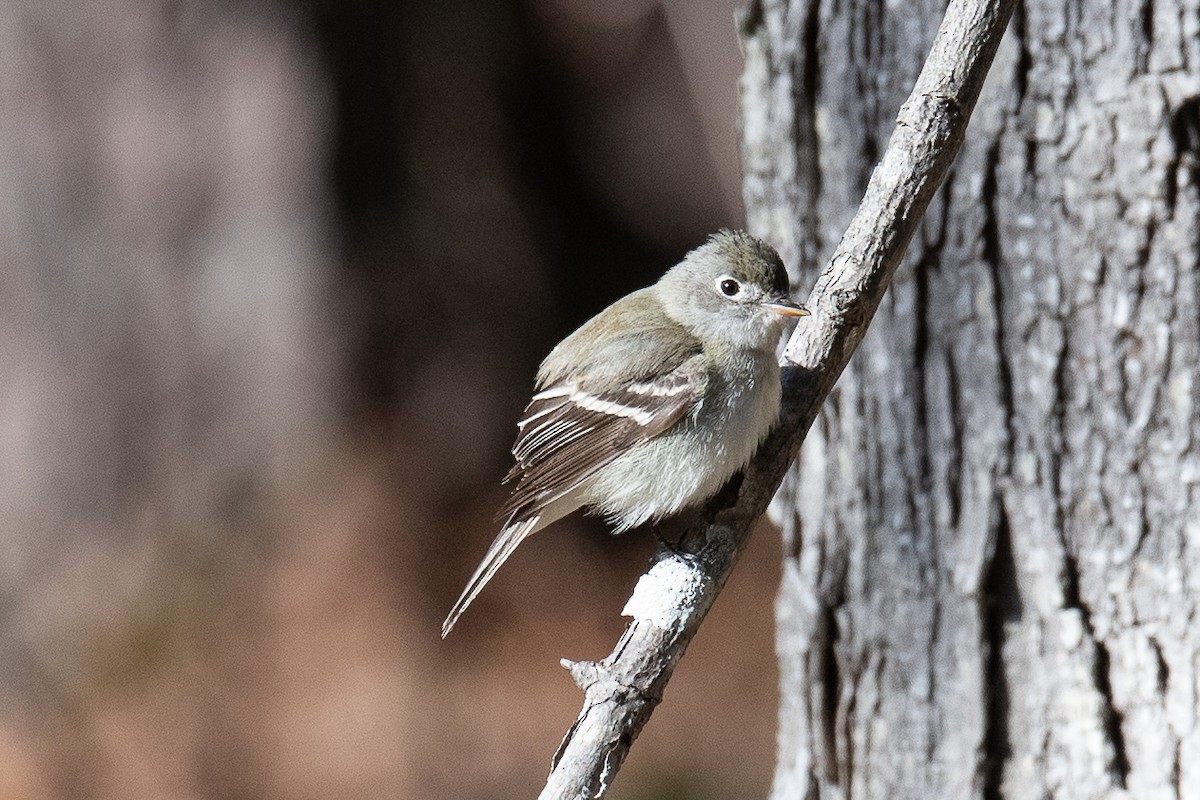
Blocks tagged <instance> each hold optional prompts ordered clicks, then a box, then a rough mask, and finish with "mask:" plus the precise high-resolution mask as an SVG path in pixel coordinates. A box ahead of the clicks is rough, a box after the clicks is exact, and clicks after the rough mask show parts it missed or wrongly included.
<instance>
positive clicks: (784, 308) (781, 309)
mask: <svg viewBox="0 0 1200 800" xmlns="http://www.w3.org/2000/svg"><path fill="white" fill-rule="evenodd" d="M763 308H765V309H767V310H768V311H774V312H775V313H776V314H780V315H782V316H785V317H807V316H808V313H809V312H808V309H807V308H805V307H804V306H802V305H800V304H799V303H797V302H794V301H793V300H792V299H791V298H790V297H788V296H787V295H781V296H779V297H771V298H768V299H766V300H764V301H763Z"/></svg>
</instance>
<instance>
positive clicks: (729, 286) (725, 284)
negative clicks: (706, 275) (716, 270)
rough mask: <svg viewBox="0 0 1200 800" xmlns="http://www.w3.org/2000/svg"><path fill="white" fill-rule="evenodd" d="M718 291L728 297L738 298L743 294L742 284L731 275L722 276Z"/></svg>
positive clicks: (718, 281) (719, 280) (718, 280)
mask: <svg viewBox="0 0 1200 800" xmlns="http://www.w3.org/2000/svg"><path fill="white" fill-rule="evenodd" d="M717 291H718V292H720V293H721V294H723V295H725V296H726V297H737V296H738V295H739V294H741V293H742V284H741V282H740V281H739V280H738V279H737V278H734V277H733V276H731V275H722V276H720V277H719V278H717Z"/></svg>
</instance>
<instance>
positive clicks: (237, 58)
mask: <svg viewBox="0 0 1200 800" xmlns="http://www.w3.org/2000/svg"><path fill="white" fill-rule="evenodd" d="M734 7H735V3H733V2H729V0H705V1H704V2H692V1H689V0H671V1H670V2H661V3H659V2H648V1H647V0H628V1H627V2H615V3H602V4H597V3H589V2H584V0H524V1H520V0H505V1H504V2H483V1H482V0H481V1H480V2H465V1H463V0H450V1H449V2H446V1H444V0H437V1H435V0H413V1H410V2H402V3H393V2H368V1H367V0H352V1H351V2H333V0H327V1H322V0H310V2H299V3H290V4H289V3H283V2H250V1H249V0H246V1H245V2H237V1H235V0H178V1H169V0H125V2H121V1H120V0H73V1H71V2H68V0H0V104H2V112H3V113H0V259H2V263H3V267H4V268H3V270H2V271H0V486H2V489H0V548H2V556H0V797H3V798H60V797H61V798H123V799H124V798H168V797H170V798H313V799H314V800H316V799H318V798H347V797H355V798H372V797H389V798H395V797H404V798H443V797H444V798H452V797H453V798H457V797H461V798H514V797H529V796H533V795H535V794H536V792H537V790H538V788H539V787H540V786H541V783H542V781H543V779H544V776H545V773H546V771H547V769H548V764H549V758H550V756H551V754H552V753H553V751H554V748H555V747H556V746H557V743H558V741H559V739H560V738H561V736H562V734H563V733H564V732H565V731H566V729H567V727H568V726H569V724H570V722H571V721H572V720H573V718H574V716H575V714H576V713H577V711H578V705H579V700H580V697H579V694H578V691H577V690H576V689H575V687H574V686H573V685H572V684H571V682H570V680H569V678H568V676H567V674H566V673H565V671H563V670H562V669H561V668H560V667H559V666H558V663H557V662H558V659H559V658H561V657H572V658H596V657H599V656H601V655H603V654H605V653H607V651H608V650H609V648H610V647H611V646H612V644H613V642H614V641H615V638H616V636H617V635H618V634H619V631H620V629H621V620H620V617H619V612H620V608H621V605H622V602H623V599H624V597H626V596H627V595H628V592H629V590H630V589H631V588H632V585H633V583H634V581H635V580H636V577H637V575H638V574H639V572H640V570H641V569H642V568H643V567H644V565H645V564H646V562H647V559H648V557H649V556H650V554H651V552H652V549H653V545H652V540H651V537H650V536H648V535H647V534H646V533H645V532H644V531H637V532H634V533H631V534H629V535H627V536H624V537H621V538H619V539H613V538H612V537H611V536H609V534H608V533H607V531H606V529H605V527H604V526H603V524H601V523H599V522H597V521H595V520H590V519H578V520H570V521H568V522H564V523H562V524H560V525H558V526H556V528H555V529H554V530H553V531H552V532H549V533H547V534H545V535H543V536H540V537H537V538H535V539H534V540H531V542H529V543H528V544H527V545H526V546H525V547H524V548H523V550H522V551H521V552H520V553H519V554H518V555H517V556H516V557H515V558H514V559H513V560H512V561H511V562H510V564H509V565H507V566H506V568H505V570H504V571H503V572H502V573H501V575H500V576H499V577H498V578H497V580H496V581H495V582H494V583H493V584H492V585H491V586H489V588H488V591H487V592H485V593H484V595H483V597H482V598H481V599H480V601H479V602H477V603H476V605H475V606H474V607H473V608H472V609H471V611H470V612H469V613H468V614H467V615H466V617H465V618H464V619H463V621H462V622H461V623H460V625H459V627H458V629H457V630H456V631H455V633H454V635H453V636H452V637H451V638H450V640H449V641H447V642H445V643H443V642H441V641H440V640H439V639H438V627H439V623H440V621H441V618H442V616H443V615H444V613H445V611H446V610H447V609H448V607H449V605H450V603H451V602H452V601H453V599H454V598H455V597H456V596H457V594H458V592H459V590H460V589H461V587H462V585H463V583H464V582H465V580H466V578H467V576H468V575H469V573H470V571H471V569H472V568H473V567H474V564H475V563H476V561H477V560H478V558H479V557H480V555H481V554H482V552H483V550H484V548H485V547H486V545H487V543H488V542H489V541H490V540H491V537H492V536H493V535H494V534H495V532H496V525H495V523H494V522H493V519H492V517H493V515H494V513H495V511H496V510H497V509H498V508H499V506H500V505H501V503H502V502H503V499H504V497H505V490H504V489H503V487H501V486H499V480H500V478H501V477H502V476H503V475H504V473H505V471H506V470H507V468H508V461H509V454H508V448H509V445H510V443H511V440H512V436H513V434H514V433H515V420H516V417H517V414H518V413H519V412H520V410H521V408H522V407H523V405H524V402H525V400H526V399H527V398H528V396H529V393H530V390H531V388H532V380H533V374H534V371H535V369H536V367H537V364H538V362H539V361H540V359H541V357H542V356H543V355H544V354H545V353H546V352H547V351H548V350H549V348H550V347H551V346H552V345H553V343H554V342H555V341H557V340H558V339H559V338H561V337H562V336H563V335H564V334H566V333H567V332H568V331H570V330H571V329H573V328H574V327H575V326H577V325H578V324H580V323H581V322H582V321H583V320H585V319H586V318H587V317H589V316H590V315H592V314H593V313H595V312H596V311H598V310H599V309H600V308H602V307H603V306H604V305H605V304H607V303H609V302H611V301H612V300H614V299H615V298H616V297H618V296H620V295H621V294H624V293H625V292H628V291H630V290H632V289H634V288H637V287H640V286H643V285H646V284H648V283H650V282H652V281H653V280H655V279H656V278H657V276H658V275H659V274H660V273H661V272H662V271H663V270H664V269H665V268H666V267H668V266H670V265H671V264H672V263H674V262H675V261H676V260H678V258H679V257H680V256H681V255H682V254H683V253H684V252H685V251H686V250H688V249H690V248H691V247H693V246H695V245H696V244H698V243H699V242H700V241H702V239H703V237H704V236H705V235H706V234H707V233H709V232H711V231H712V230H714V229H716V228H718V227H721V226H726V225H738V224H739V223H740V220H741V208H740V201H739V182H740V172H739V163H738V150H737V134H736V82H737V77H738V73H739V71H740V68H741V58H740V55H739V53H738V50H737V43H736V37H735V35H734V25H733V12H734ZM776 551H777V545H776V543H775V537H774V532H773V531H771V530H769V529H764V530H763V531H760V534H759V535H758V536H757V537H756V540H755V543H754V545H753V546H752V548H751V552H750V554H749V556H748V558H747V559H746V561H745V563H744V564H743V566H742V567H741V568H740V570H739V574H738V575H737V576H736V577H735V578H734V580H733V582H732V583H731V585H730V588H729V591H727V592H726V593H725V595H724V596H723V598H722V600H721V602H720V603H719V604H718V606H717V608H716V609H715V611H714V613H713V616H712V618H711V621H710V623H709V624H707V625H706V628H705V631H704V632H703V633H702V634H701V635H700V637H699V638H698V639H697V641H696V643H695V644H694V645H693V648H692V650H691V651H690V653H689V657H688V659H687V660H686V661H685V662H684V665H683V666H682V668H681V669H680V671H679V674H678V676H677V678H676V680H675V681H674V682H673V683H672V685H671V688H670V691H669V692H668V693H667V697H666V702H665V703H664V705H663V707H662V708H661V710H660V711H659V713H658V714H656V716H655V718H654V720H653V721H652V722H651V724H650V727H649V728H648V730H647V731H646V733H645V734H644V735H643V738H642V740H641V741H640V742H639V744H638V746H637V747H636V748H635V749H634V753H633V755H632V756H631V759H630V762H629V764H628V767H627V769H626V771H625V772H623V773H622V775H621V780H620V782H619V784H618V787H617V789H616V790H615V791H614V792H613V793H612V795H611V796H612V797H615V798H618V799H620V798H626V799H629V798H644V799H649V798H709V797H742V796H752V795H762V794H764V793H765V791H766V786H767V784H768V781H769V771H770V768H771V764H772V761H773V755H774V745H773V732H774V715H775V703H776V700H775V698H776V690H775V665H774V659H773V655H772V643H771V636H772V633H771V624H772V623H771V600H772V597H773V596H774V591H775V585H776V581H777V569H778V568H777V566H776V563H775V562H776V555H777V552H776Z"/></svg>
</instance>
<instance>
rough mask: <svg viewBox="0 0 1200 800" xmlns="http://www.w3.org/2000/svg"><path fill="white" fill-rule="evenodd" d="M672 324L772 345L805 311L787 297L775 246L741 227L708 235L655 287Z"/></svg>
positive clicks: (712, 337) (732, 340) (714, 337)
mask: <svg viewBox="0 0 1200 800" xmlns="http://www.w3.org/2000/svg"><path fill="white" fill-rule="evenodd" d="M655 289H656V291H657V292H658V295H659V299H660V301H661V302H662V304H663V307H664V309H666V312H667V314H669V315H670V316H671V317H672V318H673V319H674V320H675V321H676V322H679V323H680V324H681V325H683V326H684V327H686V328H688V329H689V330H690V331H691V332H692V333H693V334H694V335H695V336H697V337H698V338H700V339H702V340H706V341H719V342H724V343H727V344H732V345H737V346H741V347H754V348H759V349H768V348H774V346H775V345H776V344H777V343H778V341H779V336H780V334H781V333H782V332H783V326H784V323H785V322H787V321H788V320H789V319H795V318H796V317H802V316H804V315H806V314H808V311H807V310H806V309H805V308H804V307H803V306H801V305H799V304H797V303H795V302H793V301H792V299H791V298H790V297H789V285H788V275H787V270H785V269H784V267H783V260H782V259H780V257H779V254H778V253H777V252H775V248H773V247H771V245H769V244H767V243H766V242H764V241H763V240H761V239H758V238H756V237H754V236H751V235H750V234H748V233H746V232H745V231H731V230H721V231H718V232H717V233H715V234H713V235H712V236H710V237H709V239H708V241H707V242H705V243H704V244H702V245H700V246H699V247H697V248H696V249H695V250H693V251H692V252H690V253H688V254H687V256H686V257H685V258H684V259H683V261H681V262H680V263H679V264H678V265H676V266H675V267H672V268H671V270H670V271H668V272H667V274H666V275H664V276H663V277H662V279H661V280H659V282H658V284H657V285H656V286H655Z"/></svg>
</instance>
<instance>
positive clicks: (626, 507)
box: [442, 230, 808, 637]
mask: <svg viewBox="0 0 1200 800" xmlns="http://www.w3.org/2000/svg"><path fill="white" fill-rule="evenodd" d="M788 289H789V287H788V276H787V271H786V270H785V269H784V267H783V261H782V260H781V259H780V258H779V254H778V253H776V252H775V250H774V248H772V247H771V246H770V245H769V244H767V243H766V242H764V241H762V240H761V239H757V238H755V237H753V236H751V235H750V234H748V233H745V232H742V231H729V230H722V231H719V232H718V233H716V234H714V235H713V236H711V237H710V238H709V240H708V241H707V242H705V243H704V244H703V245H701V246H700V247H698V248H696V249H695V250H693V251H692V252H690V253H688V254H687V256H686V257H685V258H684V259H683V261H682V262H680V263H679V264H678V265H676V266H675V267H672V268H671V269H670V270H669V271H668V272H667V274H666V275H664V276H663V277H662V278H661V279H660V280H659V281H658V283H656V284H654V285H653V286H650V287H648V288H646V289H640V290H638V291H636V292H633V293H632V294H629V295H626V296H625V297H623V298H621V299H620V300H618V301H617V302H615V303H613V304H612V305H611V306H609V307H608V308H606V309H604V310H603V311H601V312H600V313H599V314H597V315H596V316H595V317H593V318H592V319H590V320H589V321H588V322H586V323H585V324H584V325H583V327H581V328H580V329H579V330H577V331H575V332H574V333H572V334H571V335H570V336H568V337H567V338H566V339H564V340H563V341H562V343H561V344H559V345H558V346H557V347H555V348H554V350H552V351H551V352H550V355H549V356H547V357H546V360H545V361H543V362H542V366H541V369H539V370H538V376H537V389H538V390H539V391H538V392H537V394H535V395H534V396H533V399H532V400H531V401H530V402H529V407H528V408H526V409H525V414H524V415H523V416H522V418H521V421H520V422H519V423H517V427H518V429H519V432H518V433H517V441H516V443H515V444H514V445H513V456H514V457H515V458H516V462H517V463H516V466H514V467H513V468H512V471H511V472H509V473H508V477H506V478H505V482H508V481H510V480H516V481H517V485H516V488H515V489H514V490H513V493H512V497H510V498H509V500H508V503H507V504H505V506H504V509H503V510H502V512H501V516H502V518H504V519H506V522H505V523H504V527H503V528H502V529H501V531H500V534H499V535H498V536H497V537H496V540H495V541H494V542H492V545H491V547H489V548H488V551H487V554H486V555H485V556H484V557H483V562H482V563H481V564H480V565H479V567H478V568H477V569H476V570H475V574H474V575H472V576H471V580H470V581H469V582H468V583H467V588H465V589H464V590H463V593H462V595H461V596H460V597H459V598H458V602H456V603H455V604H454V608H453V609H451V611H450V614H449V616H447V617H446V621H445V622H444V623H442V636H443V637H445V636H446V634H448V633H450V630H451V628H453V627H454V623H455V622H457V621H458V618H459V616H460V615H461V614H462V613H463V611H465V610H466V608H467V606H469V605H470V604H471V601H472V600H474V599H475V597H476V596H477V595H478V594H479V592H480V590H482V589H483V587H484V586H485V585H486V584H487V582H488V581H489V580H491V578H492V576H493V575H495V574H496V570H498V569H499V568H500V565H501V564H503V563H504V562H505V560H506V559H507V558H508V557H509V556H510V555H512V553H513V551H514V550H516V549H517V545H519V544H520V543H521V542H522V541H524V540H525V538H526V537H527V536H529V535H530V534H532V533H534V532H536V531H539V530H541V529H542V528H544V527H546V526H547V525H549V524H551V523H552V522H555V521H557V520H559V519H562V518H563V517H565V516H566V515H567V514H570V513H571V512H572V511H575V510H576V509H579V508H584V507H586V508H588V509H590V510H593V511H597V512H599V513H601V514H603V515H604V516H605V517H606V518H607V519H608V520H609V521H610V522H611V523H612V524H613V525H614V527H615V528H616V531H615V532H616V533H620V532H622V531H626V530H628V529H630V528H632V527H635V526H637V525H641V524H642V523H644V522H648V521H652V520H659V519H662V518H663V517H667V516H670V515H672V514H674V513H676V512H678V511H680V510H681V509H683V508H686V507H688V506H692V505H695V504H698V503H701V502H703V501H704V500H707V499H708V498H709V497H711V496H712V495H714V494H715V493H716V492H717V490H718V489H720V488H721V486H722V485H723V484H724V483H725V481H727V480H728V479H729V478H730V477H731V476H732V475H733V474H734V473H735V472H737V471H738V470H740V469H741V468H742V467H743V466H745V465H746V462H748V461H749V460H750V458H751V456H753V455H754V452H755V450H756V449H757V448H758V445H759V443H760V442H761V441H762V439H763V437H765V436H766V434H767V432H768V431H769V430H770V429H771V427H772V426H773V425H774V424H775V420H776V419H777V418H778V416H779V400H780V378H779V362H778V361H777V360H776V356H775V348H776V346H777V345H778V343H779V338H780V336H781V334H782V333H783V327H784V323H785V322H786V320H787V319H788V318H790V317H800V316H804V315H806V314H807V313H808V311H806V310H805V309H804V307H803V306H800V305H797V304H796V303H794V302H792V300H791V299H790V297H789V296H788Z"/></svg>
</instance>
